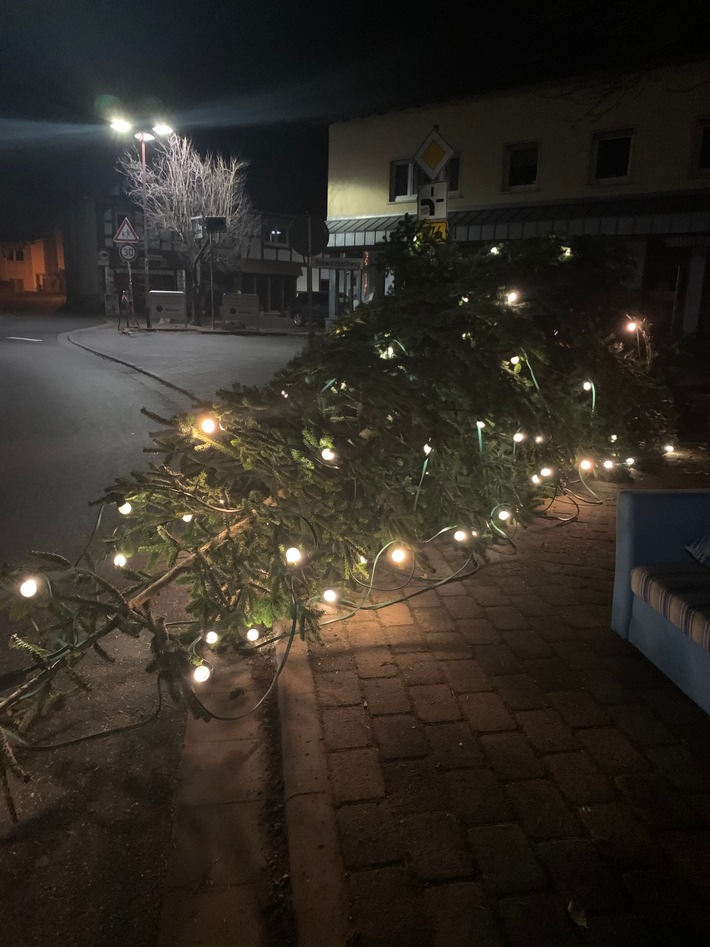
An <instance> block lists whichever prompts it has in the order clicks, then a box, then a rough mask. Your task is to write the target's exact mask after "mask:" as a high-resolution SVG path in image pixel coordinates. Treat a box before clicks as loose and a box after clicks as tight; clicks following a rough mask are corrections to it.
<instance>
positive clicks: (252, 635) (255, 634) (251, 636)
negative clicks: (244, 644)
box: [247, 628, 259, 641]
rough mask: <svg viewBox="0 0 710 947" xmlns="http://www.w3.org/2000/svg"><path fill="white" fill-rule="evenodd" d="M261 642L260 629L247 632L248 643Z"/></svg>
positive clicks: (251, 629)
mask: <svg viewBox="0 0 710 947" xmlns="http://www.w3.org/2000/svg"><path fill="white" fill-rule="evenodd" d="M258 640H259V629H258V628H250V629H249V631H248V632H247V641H258Z"/></svg>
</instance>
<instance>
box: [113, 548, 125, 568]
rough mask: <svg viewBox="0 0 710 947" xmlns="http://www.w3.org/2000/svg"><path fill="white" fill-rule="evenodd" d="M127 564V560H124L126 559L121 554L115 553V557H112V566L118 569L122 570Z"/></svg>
mask: <svg viewBox="0 0 710 947" xmlns="http://www.w3.org/2000/svg"><path fill="white" fill-rule="evenodd" d="M127 562H128V560H127V559H126V557H125V556H124V555H123V553H122V552H117V553H116V555H115V556H114V557H113V564H114V565H115V566H118V568H119V569H122V568H123V567H124V566H125V564H126V563H127Z"/></svg>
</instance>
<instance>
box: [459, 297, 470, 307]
mask: <svg viewBox="0 0 710 947" xmlns="http://www.w3.org/2000/svg"><path fill="white" fill-rule="evenodd" d="M467 302H468V296H462V297H461V299H460V300H459V305H460V306H463V305H464V303H467Z"/></svg>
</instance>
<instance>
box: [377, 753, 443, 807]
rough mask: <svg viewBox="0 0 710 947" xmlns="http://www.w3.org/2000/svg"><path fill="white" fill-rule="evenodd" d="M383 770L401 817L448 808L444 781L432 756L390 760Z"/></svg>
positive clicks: (392, 798)
mask: <svg viewBox="0 0 710 947" xmlns="http://www.w3.org/2000/svg"><path fill="white" fill-rule="evenodd" d="M382 772H383V774H384V778H385V785H386V786H387V796H388V798H389V801H390V805H391V806H392V811H393V812H394V813H395V814H396V815H397V817H401V816H402V815H406V814H408V813H412V812H437V811H443V810H445V809H446V808H447V800H446V793H445V786H444V781H443V779H442V776H441V774H440V773H439V771H438V770H437V768H436V766H435V765H434V762H433V761H432V760H431V759H422V760H392V761H387V760H386V761H384V762H383V764H382Z"/></svg>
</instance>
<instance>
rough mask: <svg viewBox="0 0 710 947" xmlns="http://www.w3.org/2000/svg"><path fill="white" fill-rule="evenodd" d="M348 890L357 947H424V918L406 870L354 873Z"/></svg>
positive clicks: (426, 930) (427, 941) (427, 942)
mask: <svg viewBox="0 0 710 947" xmlns="http://www.w3.org/2000/svg"><path fill="white" fill-rule="evenodd" d="M348 889H349V892H350V898H351V903H352V913H353V917H354V921H355V925H356V928H357V930H358V932H359V934H360V940H359V944H360V945H361V947H401V945H402V944H407V945H408V947H428V945H429V932H428V925H427V918H426V915H425V914H424V910H423V907H422V904H421V898H420V896H419V893H418V891H417V889H416V888H415V886H414V883H413V881H412V879H411V877H410V874H409V872H408V871H407V870H406V869H404V868H398V867H389V868H375V869H372V870H371V871H358V872H354V873H353V874H351V875H350V876H349V878H348Z"/></svg>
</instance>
